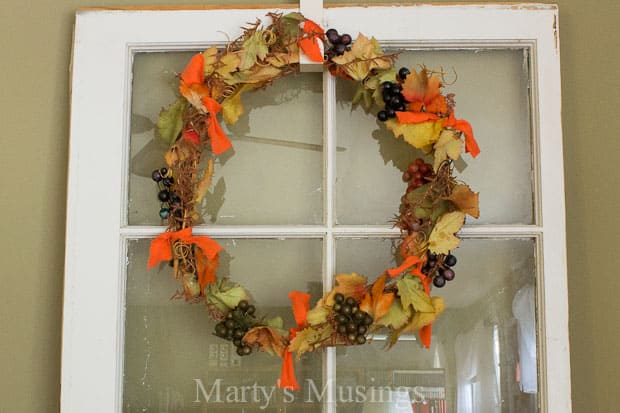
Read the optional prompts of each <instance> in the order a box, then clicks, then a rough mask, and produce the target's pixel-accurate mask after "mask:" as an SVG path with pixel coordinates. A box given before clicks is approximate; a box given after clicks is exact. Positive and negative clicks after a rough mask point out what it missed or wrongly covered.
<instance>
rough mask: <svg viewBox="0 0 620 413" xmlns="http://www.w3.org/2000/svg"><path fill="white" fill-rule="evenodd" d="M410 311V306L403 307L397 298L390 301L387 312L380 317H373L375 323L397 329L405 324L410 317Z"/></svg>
mask: <svg viewBox="0 0 620 413" xmlns="http://www.w3.org/2000/svg"><path fill="white" fill-rule="evenodd" d="M411 313H412V310H411V307H406V308H405V307H403V303H402V302H401V300H400V299H398V298H397V299H395V300H394V301H393V302H392V305H391V306H390V309H389V311H388V312H387V314H385V315H384V316H383V317H381V318H378V319H375V323H376V324H379V325H382V326H386V327H390V328H393V329H399V328H401V327H403V326H404V325H406V324H407V322H408V321H409V318H410V317H411Z"/></svg>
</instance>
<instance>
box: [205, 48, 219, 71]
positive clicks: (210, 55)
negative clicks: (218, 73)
mask: <svg viewBox="0 0 620 413" xmlns="http://www.w3.org/2000/svg"><path fill="white" fill-rule="evenodd" d="M202 57H203V59H204V69H203V71H204V75H205V77H206V76H209V75H210V74H211V73H213V71H214V70H215V63H216V62H217V47H215V46H212V47H210V48H208V49H207V50H205V51H204V53H203V54H202Z"/></svg>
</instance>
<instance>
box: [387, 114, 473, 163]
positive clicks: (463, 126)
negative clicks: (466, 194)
mask: <svg viewBox="0 0 620 413" xmlns="http://www.w3.org/2000/svg"><path fill="white" fill-rule="evenodd" d="M396 117H397V119H398V123H422V122H428V121H436V120H439V116H437V115H435V114H434V113H428V112H396ZM443 119H444V120H443V126H444V128H452V129H456V130H459V131H461V132H463V134H464V135H465V151H466V152H468V153H469V154H471V156H472V157H474V158H475V157H476V156H478V155H479V154H480V147H479V146H478V142H476V139H475V138H474V131H473V130H472V127H471V124H470V123H469V122H467V121H466V120H464V119H456V118H455V117H454V112H450V116H449V117H447V118H443Z"/></svg>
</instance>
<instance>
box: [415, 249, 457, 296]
mask: <svg viewBox="0 0 620 413" xmlns="http://www.w3.org/2000/svg"><path fill="white" fill-rule="evenodd" d="M456 261H457V260H456V257H455V256H454V255H452V254H448V255H439V256H437V255H435V254H432V253H430V252H429V253H428V260H427V261H426V265H425V267H424V268H423V271H424V272H425V273H426V274H428V275H429V276H432V277H433V285H434V286H435V287H437V288H441V287H443V286H444V285H446V282H448V281H452V280H453V279H454V276H455V273H454V270H453V269H452V267H454V266H455V265H456Z"/></svg>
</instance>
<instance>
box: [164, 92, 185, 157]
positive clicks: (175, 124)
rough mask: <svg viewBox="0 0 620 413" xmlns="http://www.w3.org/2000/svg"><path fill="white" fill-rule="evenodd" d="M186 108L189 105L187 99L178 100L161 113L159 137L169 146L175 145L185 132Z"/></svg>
mask: <svg viewBox="0 0 620 413" xmlns="http://www.w3.org/2000/svg"><path fill="white" fill-rule="evenodd" d="M186 108H187V103H186V101H185V99H183V98H178V99H177V100H176V102H174V103H173V104H171V105H170V106H168V107H167V108H165V109H164V110H162V111H161V112H160V113H159V119H158V120H157V130H158V131H159V136H161V138H162V139H163V140H164V141H165V142H166V143H167V144H168V145H172V144H173V143H175V142H176V140H177V138H178V137H179V134H180V133H181V131H182V130H183V115H184V114H185V109H186Z"/></svg>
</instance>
